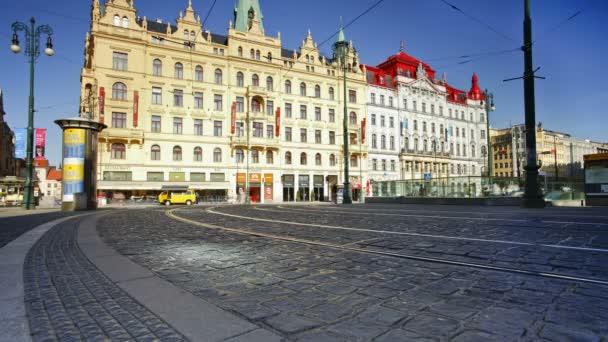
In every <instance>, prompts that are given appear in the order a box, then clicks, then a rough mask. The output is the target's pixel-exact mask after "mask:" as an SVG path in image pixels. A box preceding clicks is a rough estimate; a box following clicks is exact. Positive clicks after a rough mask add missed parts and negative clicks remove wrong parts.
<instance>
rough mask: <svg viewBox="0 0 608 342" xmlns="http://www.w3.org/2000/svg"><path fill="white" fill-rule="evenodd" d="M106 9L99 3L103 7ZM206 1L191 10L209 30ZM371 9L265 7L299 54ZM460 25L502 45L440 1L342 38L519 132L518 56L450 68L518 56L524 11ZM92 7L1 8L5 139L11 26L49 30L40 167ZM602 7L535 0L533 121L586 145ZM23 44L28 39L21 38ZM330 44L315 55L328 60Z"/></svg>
mask: <svg viewBox="0 0 608 342" xmlns="http://www.w3.org/2000/svg"><path fill="white" fill-rule="evenodd" d="M102 1H105V0H102ZM187 2H188V1H187V0H171V1H156V0H137V1H135V5H136V7H137V9H138V12H139V13H138V14H139V15H141V16H144V15H145V16H147V17H148V18H162V19H164V20H165V21H167V20H175V19H176V18H177V16H178V14H179V11H180V10H183V9H184V8H185V7H186V5H187ZM212 2H213V0H193V6H194V8H195V10H196V11H197V12H198V14H200V15H201V17H202V18H204V17H205V16H206V15H207V13H208V11H209V8H210V6H211V4H212ZM375 2H376V0H332V1H326V0H324V1H322V0H308V1H293V0H291V1H285V0H261V6H262V11H263V12H264V17H265V23H264V24H265V28H266V33H267V34H269V35H276V33H277V32H278V31H280V32H281V35H282V40H283V45H284V46H285V47H287V48H291V49H293V48H297V47H298V46H299V45H300V42H301V41H302V39H304V38H305V37H306V32H307V30H308V29H310V30H311V31H312V34H313V38H314V39H315V40H316V41H317V42H321V41H323V40H325V39H326V38H328V37H329V36H330V35H331V34H332V33H334V32H335V30H336V29H337V27H338V25H339V21H340V17H341V16H342V17H343V20H344V22H345V23H346V22H348V21H350V20H351V19H352V18H354V17H356V16H357V15H358V14H360V13H361V12H362V11H363V10H365V9H366V8H368V7H369V6H371V5H372V4H374V3H375ZM450 2H451V3H453V4H454V5H456V6H458V7H459V8H461V9H462V10H464V11H465V12H466V13H467V14H469V15H471V16H473V17H476V18H479V19H481V20H482V21H484V22H486V23H489V24H490V25H491V26H492V27H493V28H495V29H496V30H498V31H500V32H501V34H502V35H505V36H508V37H509V38H505V37H503V36H502V35H498V34H496V33H494V32H492V30H490V29H488V28H486V27H484V26H483V25H481V24H479V23H477V22H475V21H474V20H471V19H469V18H467V17H466V16H464V15H462V14H460V13H458V12H456V11H455V10H453V9H451V8H450V7H448V6H446V5H445V4H444V3H443V2H442V1H441V0H407V1H406V0H385V1H384V2H382V3H381V4H380V5H379V6H378V7H376V8H375V9H374V10H373V11H372V12H370V13H369V14H367V15H366V16H364V17H362V18H361V19H360V20H359V21H357V22H356V23H355V24H354V25H352V26H351V27H349V28H348V29H347V30H346V35H347V39H352V40H353V41H354V44H355V46H356V47H357V49H358V50H359V53H360V56H361V59H362V62H363V63H365V64H370V65H376V64H378V63H380V62H382V61H383V60H384V59H386V58H387V57H388V56H390V55H392V54H395V53H397V52H398V50H399V44H400V41H401V40H403V41H405V49H406V52H407V53H409V54H411V55H413V56H415V57H417V58H419V59H421V60H423V61H426V62H428V63H429V64H430V65H431V66H432V67H433V68H434V69H436V70H437V72H438V75H441V73H442V72H446V74H447V77H448V82H450V83H451V84H452V85H454V86H456V87H459V88H461V89H469V87H470V82H471V75H472V74H473V72H477V73H478V75H479V79H480V85H481V87H482V88H488V89H490V91H492V92H494V94H495V102H496V108H497V110H496V112H494V113H493V114H492V116H491V123H492V126H493V127H505V126H507V125H509V123H510V122H512V123H520V122H523V120H524V114H523V111H524V105H523V84H522V81H513V82H508V83H504V82H503V81H502V80H503V79H506V78H512V77H518V76H521V75H522V72H523V55H522V53H521V52H511V53H505V54H500V55H490V56H482V57H480V58H477V59H475V60H473V61H471V62H468V63H464V64H459V62H462V61H465V60H467V59H458V58H454V56H462V55H470V54H473V53H479V52H487V51H499V50H506V49H512V48H518V47H519V46H521V44H522V37H523V34H522V22H523V0H517V1H516V0H510V1H497V0H494V1H482V0H450ZM234 3H235V0H230V1H226V0H218V1H217V4H216V6H215V8H214V9H213V11H212V13H211V15H210V16H209V19H208V21H207V23H206V29H209V30H211V31H212V32H215V33H220V34H224V33H225V32H226V28H227V26H228V21H229V20H230V19H232V9H233V7H234ZM90 5H91V1H88V0H56V1H43V0H22V1H19V2H14V1H10V2H9V1H3V2H2V3H0V42H2V44H0V47H2V48H0V88H2V89H3V91H4V104H5V110H6V112H7V120H8V122H9V124H10V125H11V127H13V128H16V127H26V125H27V103H28V102H27V101H28V91H29V88H28V80H29V74H28V72H29V69H28V64H27V59H26V58H25V56H23V54H21V55H13V54H12V53H11V52H10V50H9V45H10V35H11V28H10V25H11V23H12V22H14V21H15V20H20V21H27V20H28V19H29V17H31V16H32V15H34V16H35V18H36V19H37V21H38V23H45V24H49V25H51V26H52V27H53V29H54V30H55V35H54V44H55V49H56V53H57V54H56V56H54V57H52V58H48V57H46V56H44V55H43V56H41V57H40V58H39V59H38V62H37V65H36V109H37V113H36V121H35V122H36V125H35V126H36V127H39V128H47V129H48V133H47V157H48V158H49V159H50V160H51V163H52V164H58V163H59V161H60V158H61V148H60V146H61V138H60V130H59V128H56V125H55V124H54V123H53V121H54V120H56V119H58V118H61V117H70V116H75V115H77V110H78V99H79V91H80V79H79V75H80V69H81V66H82V61H83V46H84V37H85V33H86V32H87V30H88V28H89V23H88V21H89V13H90ZM579 10H582V12H581V14H580V15H578V16H577V17H576V18H574V19H573V20H571V21H569V22H567V23H566V24H564V25H561V26H558V27H557V28H556V25H557V24H559V23H560V22H562V21H564V20H565V19H567V18H568V17H570V16H571V15H573V14H574V13H576V12H577V11H579ZM607 19H608V1H605V0H532V20H533V32H534V37H535V39H537V42H536V43H535V46H534V54H535V55H534V64H535V66H540V67H541V69H540V71H539V75H541V76H546V77H547V80H544V81H543V80H537V82H536V95H537V98H536V113H537V120H539V121H542V122H543V125H544V126H545V127H546V128H549V129H553V130H559V131H564V132H567V133H571V134H572V135H574V136H577V137H581V138H589V139H592V140H598V141H608V133H607V132H608V120H606V118H605V117H606V114H607V111H606V104H605V100H606V99H608V87H607V85H606V79H608V68H606V67H605V63H604V60H605V58H606V56H607V55H608V44H607V43H606V42H607V41H608V40H607V39H606V37H608V34H607V33H608V28H607V27H606V25H605V21H606V20H607ZM21 41H22V42H23V41H24V39H23V37H21ZM329 48H330V44H329V43H328V44H325V45H323V46H321V50H322V51H323V52H325V53H327V54H329Z"/></svg>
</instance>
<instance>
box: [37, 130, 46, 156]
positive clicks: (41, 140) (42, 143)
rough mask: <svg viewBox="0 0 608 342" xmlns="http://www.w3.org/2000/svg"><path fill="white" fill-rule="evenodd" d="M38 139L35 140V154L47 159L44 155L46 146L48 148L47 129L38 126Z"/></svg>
mask: <svg viewBox="0 0 608 342" xmlns="http://www.w3.org/2000/svg"><path fill="white" fill-rule="evenodd" d="M35 137H36V139H35V140H34V141H35V142H36V144H35V146H36V150H35V151H36V154H35V155H34V157H35V158H36V159H46V158H45V157H44V154H45V151H44V150H45V148H46V129H44V128H36V134H35Z"/></svg>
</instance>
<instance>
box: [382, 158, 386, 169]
mask: <svg viewBox="0 0 608 342" xmlns="http://www.w3.org/2000/svg"><path fill="white" fill-rule="evenodd" d="M382 171H386V159H382Z"/></svg>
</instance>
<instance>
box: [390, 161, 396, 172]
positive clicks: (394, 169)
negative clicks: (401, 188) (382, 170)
mask: <svg viewBox="0 0 608 342" xmlns="http://www.w3.org/2000/svg"><path fill="white" fill-rule="evenodd" d="M391 171H397V167H396V165H395V161H394V160H391Z"/></svg>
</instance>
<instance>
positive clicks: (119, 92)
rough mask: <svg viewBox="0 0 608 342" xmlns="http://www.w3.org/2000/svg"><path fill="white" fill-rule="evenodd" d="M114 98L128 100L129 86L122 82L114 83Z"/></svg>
mask: <svg viewBox="0 0 608 342" xmlns="http://www.w3.org/2000/svg"><path fill="white" fill-rule="evenodd" d="M112 99H114V100H126V99H127V86H126V85H125V84H124V83H122V82H116V83H114V84H113V85H112Z"/></svg>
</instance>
